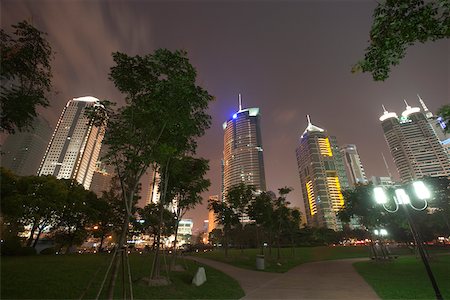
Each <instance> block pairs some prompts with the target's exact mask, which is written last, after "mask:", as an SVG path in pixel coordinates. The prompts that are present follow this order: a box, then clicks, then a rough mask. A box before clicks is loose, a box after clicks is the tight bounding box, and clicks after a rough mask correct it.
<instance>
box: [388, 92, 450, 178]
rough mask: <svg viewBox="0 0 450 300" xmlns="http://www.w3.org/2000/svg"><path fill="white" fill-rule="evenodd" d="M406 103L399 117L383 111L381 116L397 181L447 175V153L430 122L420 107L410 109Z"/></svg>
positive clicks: (449, 172) (449, 160)
mask: <svg viewBox="0 0 450 300" xmlns="http://www.w3.org/2000/svg"><path fill="white" fill-rule="evenodd" d="M405 104H406V110H405V111H403V112H402V115H401V116H400V117H398V116H397V114H396V113H394V112H388V111H387V110H386V109H384V113H383V115H382V116H381V117H380V121H381V126H382V128H383V132H384V136H385V138H386V142H387V144H388V146H389V149H390V151H391V154H392V156H393V158H394V162H395V165H396V167H397V170H398V173H399V174H400V179H401V180H402V182H409V181H411V180H414V179H418V178H422V177H425V176H430V177H439V176H450V159H449V154H448V152H446V150H445V149H444V147H443V145H442V144H441V143H440V141H439V138H438V136H437V135H436V132H435V129H434V128H433V126H432V124H431V123H430V120H429V119H427V116H426V115H425V114H424V113H423V112H422V111H421V110H420V108H418V107H411V106H409V105H408V103H406V101H405ZM383 108H384V107H383ZM425 113H426V114H428V115H429V114H430V113H429V112H427V111H425Z"/></svg>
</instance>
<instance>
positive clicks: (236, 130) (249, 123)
mask: <svg viewBox="0 0 450 300" xmlns="http://www.w3.org/2000/svg"><path fill="white" fill-rule="evenodd" d="M260 117H261V115H260V113H259V108H245V109H243V108H242V104H241V98H240V95H239V111H237V112H236V113H235V114H233V116H232V118H230V119H229V120H228V121H226V122H225V123H223V130H224V149H223V162H222V163H223V165H222V200H224V199H225V195H226V193H227V192H228V190H229V189H230V188H231V187H233V186H236V185H239V184H240V183H244V184H246V185H252V186H254V187H255V189H256V190H257V191H265V190H266V179H265V174H264V160H263V146H262V139H261V124H260V122H261V121H260Z"/></svg>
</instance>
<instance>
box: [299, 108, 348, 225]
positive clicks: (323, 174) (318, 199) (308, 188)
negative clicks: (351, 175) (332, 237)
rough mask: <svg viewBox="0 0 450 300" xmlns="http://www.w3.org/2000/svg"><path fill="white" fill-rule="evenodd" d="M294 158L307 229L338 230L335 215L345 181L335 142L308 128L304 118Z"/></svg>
mask: <svg viewBox="0 0 450 300" xmlns="http://www.w3.org/2000/svg"><path fill="white" fill-rule="evenodd" d="M296 154H297V164H298V171H299V175H300V183H301V186H302V195H303V199H304V204H305V211H306V219H307V222H308V225H309V226H312V227H326V228H330V229H333V230H340V229H342V224H341V222H340V220H339V219H338V218H337V217H336V213H337V212H338V211H339V210H340V209H341V207H342V206H343V205H344V197H343V196H342V189H343V188H347V187H348V179H347V176H346V174H345V167H344V161H343V159H342V156H341V152H340V151H339V147H338V145H337V141H336V138H335V137H334V136H329V135H328V134H327V132H326V131H325V130H324V129H322V128H319V127H317V126H315V125H313V124H311V120H310V118H309V116H308V126H307V127H306V129H305V131H304V132H303V134H302V135H301V137H300V140H299V145H298V147H297V149H296Z"/></svg>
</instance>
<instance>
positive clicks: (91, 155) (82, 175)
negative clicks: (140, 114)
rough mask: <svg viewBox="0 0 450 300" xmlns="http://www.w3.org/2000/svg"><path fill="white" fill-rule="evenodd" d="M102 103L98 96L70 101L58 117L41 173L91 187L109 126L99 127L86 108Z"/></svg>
mask: <svg viewBox="0 0 450 300" xmlns="http://www.w3.org/2000/svg"><path fill="white" fill-rule="evenodd" d="M92 106H101V104H100V102H99V100H98V99H97V98H94V97H90V96H87V97H80V98H74V99H72V100H69V101H68V102H67V104H66V106H65V107H64V110H63V112H62V114H61V117H60V118H59V120H58V124H57V125H56V128H55V131H54V133H53V136H52V138H51V140H50V143H49V144H48V147H47V151H46V153H45V155H44V158H43V159H42V162H41V166H40V168H39V171H38V175H39V176H40V175H53V176H56V177H57V178H65V179H70V178H72V179H75V180H76V181H77V182H79V183H80V184H82V185H83V186H84V188H85V189H89V187H90V185H91V181H92V176H93V174H94V171H95V168H96V163H97V159H98V156H99V153H100V149H101V146H102V140H103V136H104V133H105V127H104V126H101V127H97V126H95V125H93V124H91V123H90V122H89V119H88V118H87V117H86V116H85V109H86V108H87V107H92Z"/></svg>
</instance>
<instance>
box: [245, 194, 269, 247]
mask: <svg viewBox="0 0 450 300" xmlns="http://www.w3.org/2000/svg"><path fill="white" fill-rule="evenodd" d="M248 216H249V218H250V219H251V220H253V221H254V222H255V223H256V236H257V244H258V245H260V246H261V254H264V246H263V234H264V232H267V233H268V236H269V244H270V247H271V244H272V240H271V237H272V228H274V225H273V224H274V208H273V203H272V197H271V196H270V195H269V194H268V193H266V192H262V193H261V194H259V195H258V196H256V197H255V198H254V199H253V201H252V202H251V203H250V205H249V206H248Z"/></svg>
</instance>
